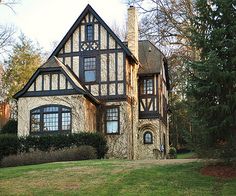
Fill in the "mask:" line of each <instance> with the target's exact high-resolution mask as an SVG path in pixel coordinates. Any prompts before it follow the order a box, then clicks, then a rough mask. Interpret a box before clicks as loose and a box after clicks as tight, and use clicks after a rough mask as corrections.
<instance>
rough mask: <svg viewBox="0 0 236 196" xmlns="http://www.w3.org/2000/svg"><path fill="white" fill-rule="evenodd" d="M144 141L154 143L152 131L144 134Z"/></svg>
mask: <svg viewBox="0 0 236 196" xmlns="http://www.w3.org/2000/svg"><path fill="white" fill-rule="evenodd" d="M143 143H144V144H152V143H153V136H152V133H151V132H150V131H146V132H145V133H144V135H143Z"/></svg>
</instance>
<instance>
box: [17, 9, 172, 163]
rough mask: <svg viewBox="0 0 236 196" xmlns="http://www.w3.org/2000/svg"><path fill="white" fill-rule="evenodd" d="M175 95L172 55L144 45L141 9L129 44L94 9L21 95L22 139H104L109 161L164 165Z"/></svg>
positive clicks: (131, 23) (132, 15) (131, 19)
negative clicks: (171, 93) (171, 94)
mask: <svg viewBox="0 0 236 196" xmlns="http://www.w3.org/2000/svg"><path fill="white" fill-rule="evenodd" d="M168 88H169V78H168V69H167V61H166V59H165V57H164V55H163V54H162V53H161V52H160V50H158V49H157V48H156V47H155V46H154V45H153V44H152V43H151V42H149V41H148V40H141V41H139V40H138V19H137V13H136V9H135V8H134V7H130V8H129V9H128V36H127V42H122V41H121V40H120V39H119V38H118V37H117V36H116V34H115V33H114V32H113V31H112V30H111V29H110V28H109V26H108V25H107V24H106V23H105V22H104V21H103V20H102V19H101V17H100V16H99V15H98V14H97V13H96V12H95V11H94V9H93V8H92V7H91V6H90V5H88V6H87V7H86V8H85V9H84V11H83V12H82V14H81V15H80V16H79V17H78V19H77V20H76V21H75V23H74V24H73V25H72V27H71V28H70V30H69V31H68V33H67V34H66V35H65V36H64V38H63V39H62V41H61V42H60V43H59V45H58V46H57V47H56V49H55V50H54V52H53V53H52V54H51V56H50V57H49V59H48V61H47V62H46V63H44V64H43V65H42V66H41V67H39V68H38V70H37V71H36V72H35V73H34V74H33V76H32V77H31V79H30V80H29V82H28V83H27V84H26V85H25V87H24V88H23V89H22V90H21V91H19V92H18V93H17V94H16V95H15V98H16V99H17V100H18V135H19V136H27V135H29V134H32V135H40V134H48V133H50V134H53V133H55V134H58V133H78V132H82V131H86V132H101V133H102V134H104V135H105V137H106V138H107V141H108V146H109V152H108V157H115V158H127V159H154V158H159V157H160V151H164V152H165V153H166V152H168V148H169V130H168V118H167V104H168Z"/></svg>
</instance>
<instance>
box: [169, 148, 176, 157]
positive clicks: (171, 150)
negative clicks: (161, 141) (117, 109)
mask: <svg viewBox="0 0 236 196" xmlns="http://www.w3.org/2000/svg"><path fill="white" fill-rule="evenodd" d="M169 157H170V159H176V157H177V151H176V149H175V148H174V147H170V149H169Z"/></svg>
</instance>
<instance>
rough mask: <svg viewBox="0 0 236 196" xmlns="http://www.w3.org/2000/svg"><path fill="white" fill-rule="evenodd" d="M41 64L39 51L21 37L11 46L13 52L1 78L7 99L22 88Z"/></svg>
mask: <svg viewBox="0 0 236 196" xmlns="http://www.w3.org/2000/svg"><path fill="white" fill-rule="evenodd" d="M41 62H42V58H41V49H39V48H38V47H35V46H34V45H33V43H32V42H31V41H30V40H29V39H27V38H26V37H25V36H24V35H21V36H20V37H19V42H18V43H16V44H15V45H14V46H13V52H12V54H11V55H10V56H9V64H8V67H7V69H6V71H5V73H4V76H3V84H4V87H5V89H6V90H7V98H8V99H11V98H12V96H13V95H14V94H15V93H16V92H18V91H19V90H21V89H22V88H23V86H24V85H25V84H26V83H27V82H28V80H29V79H30V77H31V76H32V74H33V73H34V72H35V71H36V69H37V68H38V67H39V66H40V65H41Z"/></svg>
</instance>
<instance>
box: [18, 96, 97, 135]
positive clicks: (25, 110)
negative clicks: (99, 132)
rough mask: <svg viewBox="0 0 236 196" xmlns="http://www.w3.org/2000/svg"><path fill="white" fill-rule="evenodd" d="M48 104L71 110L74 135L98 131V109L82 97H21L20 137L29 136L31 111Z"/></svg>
mask: <svg viewBox="0 0 236 196" xmlns="http://www.w3.org/2000/svg"><path fill="white" fill-rule="evenodd" d="M47 104H60V105H65V106H68V107H70V108H71V110H72V133H77V132H82V131H87V132H95V131H96V107H95V106H94V105H93V104H92V103H90V102H89V101H88V100H87V99H86V98H84V96H82V95H68V96H47V97H21V98H19V100H18V136H27V135H29V131H30V111H31V110H32V109H34V108H37V107H39V106H42V105H47ZM91 122H92V123H91Z"/></svg>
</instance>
